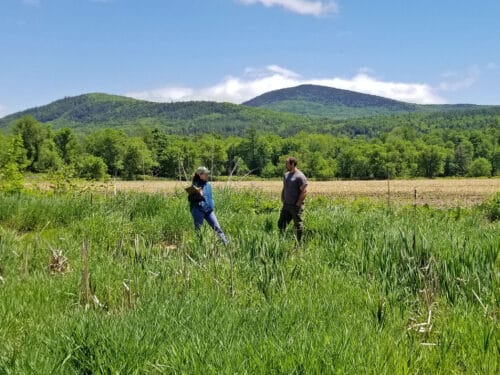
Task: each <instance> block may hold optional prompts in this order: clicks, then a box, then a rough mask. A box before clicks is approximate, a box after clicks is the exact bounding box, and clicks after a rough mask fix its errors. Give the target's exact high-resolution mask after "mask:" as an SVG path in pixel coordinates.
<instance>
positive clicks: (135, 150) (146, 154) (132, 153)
mask: <svg viewBox="0 0 500 375" xmlns="http://www.w3.org/2000/svg"><path fill="white" fill-rule="evenodd" d="M155 164H156V163H155V161H154V160H153V157H152V155H151V152H150V151H149V149H148V148H147V146H146V144H145V143H144V141H143V140H142V139H141V138H130V139H128V141H127V144H126V145H125V152H124V154H123V175H124V177H125V178H127V179H129V180H133V179H134V178H135V177H136V175H138V174H143V175H146V174H148V173H150V171H151V168H152V167H153V166H155Z"/></svg>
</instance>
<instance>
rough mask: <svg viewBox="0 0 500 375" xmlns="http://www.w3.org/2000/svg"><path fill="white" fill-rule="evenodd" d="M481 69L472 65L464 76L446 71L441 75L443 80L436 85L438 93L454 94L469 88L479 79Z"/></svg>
mask: <svg viewBox="0 0 500 375" xmlns="http://www.w3.org/2000/svg"><path fill="white" fill-rule="evenodd" d="M480 75H481V69H480V68H479V67H478V66H477V65H474V66H472V67H471V68H469V70H468V71H467V73H465V74H464V75H461V74H458V73H455V72H452V71H448V72H445V73H443V74H442V75H441V77H442V78H443V80H442V81H441V82H440V83H439V85H438V87H437V88H438V90H439V91H445V92H446V91H447V92H450V91H451V92H454V91H460V90H463V89H467V88H469V87H471V86H472V85H473V84H474V83H476V81H477V80H478V79H479V76H480Z"/></svg>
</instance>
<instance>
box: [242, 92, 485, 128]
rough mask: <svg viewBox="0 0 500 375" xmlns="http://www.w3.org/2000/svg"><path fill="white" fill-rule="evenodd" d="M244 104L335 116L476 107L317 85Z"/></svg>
mask: <svg viewBox="0 0 500 375" xmlns="http://www.w3.org/2000/svg"><path fill="white" fill-rule="evenodd" d="M243 105H246V106H250V107H259V108H266V109H270V110H273V111H278V112H288V113H295V114H300V115H308V116H317V117H326V118H331V119H337V120H338V119H343V120H345V119H351V118H359V117H367V116H377V115H393V114H400V113H412V112H436V111H450V110H452V111H453V110H467V109H473V108H475V107H477V106H474V105H469V104H462V105H418V104H411V103H405V102H401V101H397V100H393V99H388V98H384V97H381V96H376V95H368V94H363V93H359V92H355V91H349V90H341V89H336V88H332V87H325V86H317V85H301V86H296V87H290V88H286V89H281V90H275V91H270V92H267V93H265V94H262V95H260V96H257V97H256V98H253V99H251V100H249V101H247V102H244V103H243Z"/></svg>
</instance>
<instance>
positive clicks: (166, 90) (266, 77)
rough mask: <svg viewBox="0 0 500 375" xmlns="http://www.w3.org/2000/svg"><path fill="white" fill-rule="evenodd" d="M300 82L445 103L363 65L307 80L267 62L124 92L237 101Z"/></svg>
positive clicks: (160, 98) (421, 87)
mask: <svg viewBox="0 0 500 375" xmlns="http://www.w3.org/2000/svg"><path fill="white" fill-rule="evenodd" d="M303 84H314V85H321V86H328V87H335V88H339V89H344V90H352V91H358V92H362V93H366V94H372V95H379V96H383V97H386V98H391V99H396V100H401V101H405V102H410V103H418V104H439V103H445V102H446V101H445V100H444V99H443V98H442V97H440V96H439V95H438V94H437V93H436V92H435V89H434V88H433V87H432V86H430V85H428V84H425V83H408V82H391V81H383V80H380V79H377V78H376V77H374V76H373V75H372V74H371V72H370V71H369V70H368V69H367V68H363V69H362V70H361V71H360V72H359V73H357V74H356V75H354V76H353V77H350V78H342V77H334V78H311V79H307V78H304V77H301V76H300V75H299V74H297V73H295V72H292V71H290V70H288V69H285V68H282V67H280V66H277V65H269V66H267V67H266V68H265V69H246V70H245V73H244V74H243V76H242V77H234V76H227V77H225V78H224V79H222V81H221V82H219V83H217V84H215V85H213V86H209V87H204V88H191V87H182V86H181V87H179V86H166V87H163V88H158V89H153V90H146V91H138V92H129V93H127V94H126V95H127V96H130V97H133V98H136V99H142V100H149V101H156V102H170V101H188V100H210V101H219V102H222V101H226V102H232V103H241V102H244V101H246V100H249V99H252V98H254V97H256V96H258V95H261V94H264V93H266V92H268V91H272V90H278V89H282V88H286V87H293V86H298V85H303Z"/></svg>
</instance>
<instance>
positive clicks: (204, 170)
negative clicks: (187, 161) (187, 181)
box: [195, 167, 210, 174]
mask: <svg viewBox="0 0 500 375" xmlns="http://www.w3.org/2000/svg"><path fill="white" fill-rule="evenodd" d="M195 173H196V174H204V173H206V174H209V173H210V170H209V169H208V168H207V167H198V168H196V172H195Z"/></svg>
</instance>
